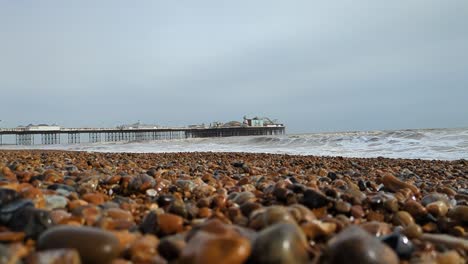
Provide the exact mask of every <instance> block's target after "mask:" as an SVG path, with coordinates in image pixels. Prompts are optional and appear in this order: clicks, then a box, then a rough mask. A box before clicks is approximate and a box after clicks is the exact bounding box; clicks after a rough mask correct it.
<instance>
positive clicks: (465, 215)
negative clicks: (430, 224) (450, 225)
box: [447, 205, 468, 222]
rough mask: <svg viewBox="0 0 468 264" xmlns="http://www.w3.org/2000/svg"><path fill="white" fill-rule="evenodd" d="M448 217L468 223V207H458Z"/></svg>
mask: <svg viewBox="0 0 468 264" xmlns="http://www.w3.org/2000/svg"><path fill="white" fill-rule="evenodd" d="M447 216H448V217H450V218H452V219H454V220H457V221H461V222H468V206H467V205H457V206H455V207H454V208H453V209H451V210H450V211H449V212H448V214H447Z"/></svg>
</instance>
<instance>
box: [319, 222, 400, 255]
mask: <svg viewBox="0 0 468 264" xmlns="http://www.w3.org/2000/svg"><path fill="white" fill-rule="evenodd" d="M324 258H325V262H324V263H327V264H338V263H362V264H398V263H399V259H398V256H397V255H396V254H395V252H394V251H393V250H392V249H391V248H389V247H388V246H387V245H386V244H384V243H382V242H380V241H379V240H378V239H377V238H375V237H373V236H371V235H369V234H368V233H367V232H366V231H364V230H363V229H361V228H359V227H357V226H350V227H348V228H346V229H345V230H343V231H342V232H340V233H339V234H338V235H336V236H335V237H333V238H332V239H330V240H329V241H328V249H327V251H326V253H325V257H324Z"/></svg>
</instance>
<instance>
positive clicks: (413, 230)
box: [403, 223, 423, 239]
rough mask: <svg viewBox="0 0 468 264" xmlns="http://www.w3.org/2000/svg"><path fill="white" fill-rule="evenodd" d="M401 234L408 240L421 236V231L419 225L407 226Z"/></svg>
mask: <svg viewBox="0 0 468 264" xmlns="http://www.w3.org/2000/svg"><path fill="white" fill-rule="evenodd" d="M403 234H405V235H406V236H407V237H408V238H410V239H413V238H419V237H420V236H421V235H422V234H423V230H422V228H421V226H420V225H418V224H415V223H413V224H409V225H407V226H406V227H405V228H404V229H403Z"/></svg>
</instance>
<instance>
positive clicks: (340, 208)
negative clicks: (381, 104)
mask: <svg viewBox="0 0 468 264" xmlns="http://www.w3.org/2000/svg"><path fill="white" fill-rule="evenodd" d="M335 209H336V211H337V212H339V213H348V212H349V211H351V204H350V203H348V202H344V201H337V202H336V203H335Z"/></svg>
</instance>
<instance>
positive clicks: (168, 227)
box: [158, 214, 184, 236]
mask: <svg viewBox="0 0 468 264" xmlns="http://www.w3.org/2000/svg"><path fill="white" fill-rule="evenodd" d="M158 220H159V229H160V232H159V235H161V236H166V235H172V234H175V233H178V232H181V231H182V229H183V225H184V219H183V218H182V217H180V216H178V215H175V214H161V215H159V217H158Z"/></svg>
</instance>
